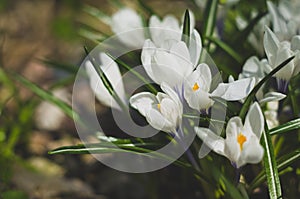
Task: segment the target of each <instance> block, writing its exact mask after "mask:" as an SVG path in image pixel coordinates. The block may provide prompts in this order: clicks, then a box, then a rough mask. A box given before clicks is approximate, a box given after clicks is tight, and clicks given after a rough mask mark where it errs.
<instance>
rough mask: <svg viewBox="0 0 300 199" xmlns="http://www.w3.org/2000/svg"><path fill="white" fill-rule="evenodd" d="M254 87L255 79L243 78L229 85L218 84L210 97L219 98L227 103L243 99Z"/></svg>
mask: <svg viewBox="0 0 300 199" xmlns="http://www.w3.org/2000/svg"><path fill="white" fill-rule="evenodd" d="M254 85H255V78H245V79H241V80H237V81H234V82H231V83H220V84H219V85H218V87H217V88H216V89H215V90H214V91H213V92H212V94H211V96H213V97H221V98H223V99H225V100H227V101H237V100H241V99H243V98H245V97H246V96H247V95H249V93H250V92H251V90H252V89H253V87H254Z"/></svg>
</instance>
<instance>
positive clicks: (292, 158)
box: [249, 149, 300, 192]
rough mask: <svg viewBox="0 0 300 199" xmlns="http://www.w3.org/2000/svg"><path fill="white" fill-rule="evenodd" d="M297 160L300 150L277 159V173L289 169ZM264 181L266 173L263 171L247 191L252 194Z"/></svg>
mask: <svg viewBox="0 0 300 199" xmlns="http://www.w3.org/2000/svg"><path fill="white" fill-rule="evenodd" d="M299 160H300V149H299V150H296V151H294V152H292V153H290V154H287V155H285V156H283V157H281V158H279V159H278V160H277V169H278V172H281V171H283V170H284V169H285V168H287V167H289V166H290V165H291V164H293V163H294V162H296V161H299ZM265 180H266V173H265V171H261V172H260V173H259V174H258V175H257V176H256V178H255V179H254V180H253V181H252V182H251V184H250V185H249V191H250V192H252V191H253V190H254V189H255V188H256V187H258V186H259V185H260V184H261V183H263V182H264V181H265Z"/></svg>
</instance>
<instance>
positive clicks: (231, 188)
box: [211, 165, 244, 199]
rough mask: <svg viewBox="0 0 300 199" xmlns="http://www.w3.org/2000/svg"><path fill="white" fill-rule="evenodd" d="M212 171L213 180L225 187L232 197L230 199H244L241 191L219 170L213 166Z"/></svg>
mask: <svg viewBox="0 0 300 199" xmlns="http://www.w3.org/2000/svg"><path fill="white" fill-rule="evenodd" d="M211 169H212V175H213V178H214V179H215V180H216V181H217V182H219V183H221V184H224V185H225V187H226V190H225V191H226V193H227V194H228V195H230V198H235V199H244V197H243V196H242V194H241V192H240V191H239V189H238V188H237V187H236V186H235V185H234V184H233V183H232V182H230V181H229V180H228V178H227V177H226V176H225V175H224V174H223V173H222V172H221V171H220V170H219V169H218V168H216V167H215V166H214V165H212V167H211Z"/></svg>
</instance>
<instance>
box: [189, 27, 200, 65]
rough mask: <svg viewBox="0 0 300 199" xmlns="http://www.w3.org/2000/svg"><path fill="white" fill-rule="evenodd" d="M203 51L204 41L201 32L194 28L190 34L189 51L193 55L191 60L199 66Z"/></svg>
mask: <svg viewBox="0 0 300 199" xmlns="http://www.w3.org/2000/svg"><path fill="white" fill-rule="evenodd" d="M201 51H202V41H201V37H200V34H199V33H198V31H197V30H195V29H194V30H192V34H191V36H190V45H189V52H190V56H191V61H192V63H193V64H194V66H197V64H198V62H199V58H200V54H201Z"/></svg>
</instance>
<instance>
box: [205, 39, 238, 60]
mask: <svg viewBox="0 0 300 199" xmlns="http://www.w3.org/2000/svg"><path fill="white" fill-rule="evenodd" d="M207 39H208V40H209V41H211V42H213V43H214V44H216V45H217V46H218V47H219V48H221V49H222V50H224V51H225V52H226V53H227V54H228V55H230V56H231V57H232V58H234V59H235V60H236V61H237V62H238V63H242V61H243V58H242V57H241V56H240V55H239V54H238V53H236V52H235V51H234V50H233V49H232V48H231V47H230V46H229V45H227V44H226V43H224V42H223V41H221V40H220V39H217V38H214V37H207Z"/></svg>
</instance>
